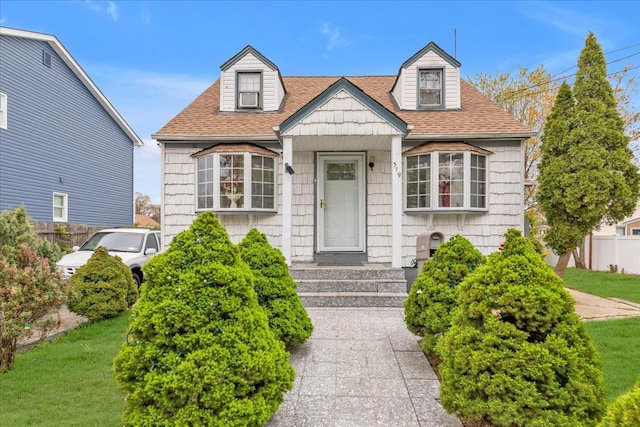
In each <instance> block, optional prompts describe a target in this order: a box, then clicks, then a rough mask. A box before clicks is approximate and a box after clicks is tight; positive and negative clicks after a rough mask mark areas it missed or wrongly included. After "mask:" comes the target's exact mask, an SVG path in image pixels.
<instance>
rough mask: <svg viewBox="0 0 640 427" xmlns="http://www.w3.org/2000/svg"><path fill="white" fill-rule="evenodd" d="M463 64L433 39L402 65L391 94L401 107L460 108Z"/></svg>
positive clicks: (428, 108) (415, 108)
mask: <svg viewBox="0 0 640 427" xmlns="http://www.w3.org/2000/svg"><path fill="white" fill-rule="evenodd" d="M460 65H461V64H460V62H458V61H457V60H456V59H455V58H454V57H452V56H451V55H449V54H448V53H446V52H445V51H444V50H442V49H441V48H440V47H439V46H438V45H437V44H435V43H433V42H431V43H429V44H428V45H426V46H425V47H423V48H422V49H421V50H420V51H418V52H416V54H415V55H413V56H412V57H411V58H409V59H407V60H406V61H405V62H404V64H402V65H401V66H400V70H399V71H398V76H397V77H396V81H395V83H394V85H393V88H392V89H391V93H392V95H393V96H394V98H395V99H396V102H397V103H398V106H399V107H400V108H401V109H402V110H451V109H458V108H460Z"/></svg>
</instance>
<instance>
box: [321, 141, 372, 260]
mask: <svg viewBox="0 0 640 427" xmlns="http://www.w3.org/2000/svg"><path fill="white" fill-rule="evenodd" d="M364 166H365V155H364V153H330V154H329V153H325V154H321V153H319V154H318V191H317V200H316V205H317V207H318V214H317V219H318V221H317V242H318V252H364V245H365V223H364V218H365V185H364V180H365V169H364Z"/></svg>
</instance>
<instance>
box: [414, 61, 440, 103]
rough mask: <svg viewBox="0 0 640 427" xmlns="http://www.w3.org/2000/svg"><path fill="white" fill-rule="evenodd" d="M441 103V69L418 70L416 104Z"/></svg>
mask: <svg viewBox="0 0 640 427" xmlns="http://www.w3.org/2000/svg"><path fill="white" fill-rule="evenodd" d="M441 105H442V70H419V71H418V106H420V107H439V106H441Z"/></svg>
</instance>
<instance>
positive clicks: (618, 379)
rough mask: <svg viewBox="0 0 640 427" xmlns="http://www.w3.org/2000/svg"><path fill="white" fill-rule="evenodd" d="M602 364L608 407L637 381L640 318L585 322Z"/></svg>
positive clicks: (639, 371)
mask: <svg viewBox="0 0 640 427" xmlns="http://www.w3.org/2000/svg"><path fill="white" fill-rule="evenodd" d="M585 327H586V329H587V333H588V334H589V335H590V336H591V338H592V339H593V343H594V345H595V346H596V348H597V350H598V353H599V355H600V360H601V361H602V367H603V371H604V385H605V390H606V393H607V400H608V401H609V403H611V401H613V400H614V399H615V398H616V397H618V396H620V395H621V394H623V393H626V392H627V391H629V390H630V389H631V387H632V386H633V384H634V383H635V382H636V380H637V379H639V378H640V363H638V361H639V360H640V317H632V318H629V319H615V320H594V321H590V322H585Z"/></svg>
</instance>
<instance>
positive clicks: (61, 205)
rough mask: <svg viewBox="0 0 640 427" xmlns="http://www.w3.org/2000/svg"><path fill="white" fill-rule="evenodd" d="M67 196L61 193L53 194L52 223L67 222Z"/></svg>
mask: <svg viewBox="0 0 640 427" xmlns="http://www.w3.org/2000/svg"><path fill="white" fill-rule="evenodd" d="M67 211H68V205H67V195H66V194H63V193H53V221H54V222H67Z"/></svg>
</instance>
